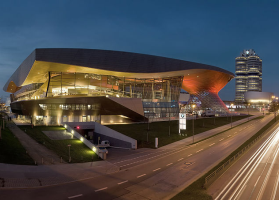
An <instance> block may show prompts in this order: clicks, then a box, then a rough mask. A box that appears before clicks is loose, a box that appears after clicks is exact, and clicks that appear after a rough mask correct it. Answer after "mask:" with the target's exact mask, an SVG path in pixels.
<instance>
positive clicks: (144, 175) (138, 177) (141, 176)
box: [137, 174, 146, 178]
mask: <svg viewBox="0 0 279 200" xmlns="http://www.w3.org/2000/svg"><path fill="white" fill-rule="evenodd" d="M145 175H146V174H142V175H139V176H137V178H140V177H143V176H145Z"/></svg>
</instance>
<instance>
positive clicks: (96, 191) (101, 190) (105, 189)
mask: <svg viewBox="0 0 279 200" xmlns="http://www.w3.org/2000/svg"><path fill="white" fill-rule="evenodd" d="M106 189H108V187H104V188H101V189H98V190H95V192H99V191H102V190H106Z"/></svg>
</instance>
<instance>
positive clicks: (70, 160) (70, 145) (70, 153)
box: [68, 144, 71, 162]
mask: <svg viewBox="0 0 279 200" xmlns="http://www.w3.org/2000/svg"><path fill="white" fill-rule="evenodd" d="M68 147H69V162H71V153H70V149H71V145H70V144H69V145H68Z"/></svg>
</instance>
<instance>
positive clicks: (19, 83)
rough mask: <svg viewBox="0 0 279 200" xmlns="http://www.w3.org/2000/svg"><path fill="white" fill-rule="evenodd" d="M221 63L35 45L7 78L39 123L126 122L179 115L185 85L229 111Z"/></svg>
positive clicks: (15, 102) (23, 113)
mask: <svg viewBox="0 0 279 200" xmlns="http://www.w3.org/2000/svg"><path fill="white" fill-rule="evenodd" d="M233 77H234V75H233V74H232V73H230V72H228V71H226V70H223V69H221V68H218V67H214V66H210V65H204V64H199V63H193V62H188V61H182V60H176V59H170V58H165V57H159V56H151V55H144V54H137V53H128V52H119V51H108V50H93V49H36V50H35V51H33V52H32V53H31V54H30V55H29V56H28V57H27V58H26V59H25V60H24V61H23V63H22V64H21V65H20V66H19V68H18V69H17V70H16V71H15V72H14V74H13V75H12V77H11V78H10V79H9V80H8V81H7V83H6V85H5V86H4V90H5V91H7V92H10V93H11V95H10V97H11V109H12V112H14V113H16V114H18V115H19V116H20V117H22V118H25V119H30V120H32V123H34V124H35V125H36V124H46V125H48V124H60V123H61V122H72V121H83V122H88V121H96V120H97V121H100V122H101V123H125V122H133V121H146V120H151V119H152V120H155V119H158V120H160V119H163V118H166V117H177V116H178V113H179V106H178V100H179V95H180V91H181V89H184V90H186V91H187V92H189V93H190V94H192V95H195V96H196V97H198V98H199V99H200V101H201V102H202V103H203V104H204V105H205V106H206V107H210V108H213V109H215V110H219V111H221V112H227V108H226V107H225V105H224V103H223V102H222V100H221V99H220V98H219V97H218V92H219V91H220V90H221V89H222V88H223V87H224V86H225V85H226V84H227V83H228V82H229V81H230V80H231V79H232V78H233Z"/></svg>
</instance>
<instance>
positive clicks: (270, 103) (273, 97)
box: [268, 96, 275, 113]
mask: <svg viewBox="0 0 279 200" xmlns="http://www.w3.org/2000/svg"><path fill="white" fill-rule="evenodd" d="M271 99H272V101H271V102H269V109H268V113H270V108H271V105H272V104H274V99H275V96H272V97H271Z"/></svg>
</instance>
